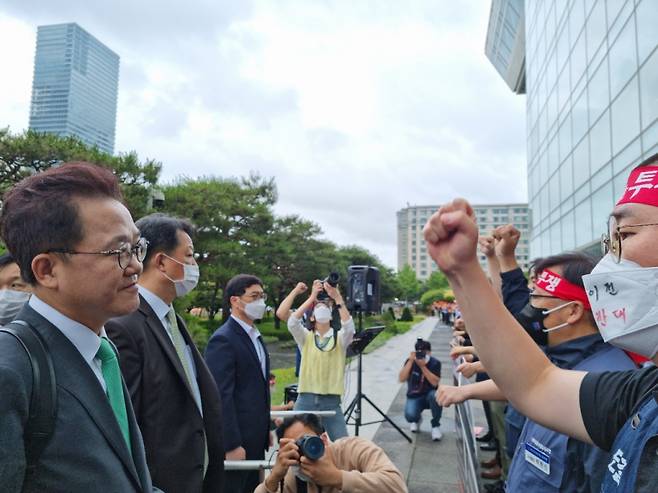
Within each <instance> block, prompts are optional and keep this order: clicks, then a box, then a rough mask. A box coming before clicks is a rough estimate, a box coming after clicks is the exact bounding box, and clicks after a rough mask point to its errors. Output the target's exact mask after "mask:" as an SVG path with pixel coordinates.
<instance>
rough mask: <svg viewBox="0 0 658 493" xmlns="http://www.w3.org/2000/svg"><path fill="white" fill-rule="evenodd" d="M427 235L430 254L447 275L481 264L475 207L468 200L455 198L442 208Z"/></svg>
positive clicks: (429, 222) (427, 227) (433, 219)
mask: <svg viewBox="0 0 658 493" xmlns="http://www.w3.org/2000/svg"><path fill="white" fill-rule="evenodd" d="M423 235H424V236H425V241H427V251H428V252H429V254H430V256H431V257H432V259H433V260H434V261H435V262H436V264H437V265H438V266H439V268H440V269H441V270H442V271H443V272H444V273H446V275H450V274H454V273H456V272H458V271H459V270H460V269H461V268H463V267H464V266H466V265H470V264H473V263H475V264H478V262H477V255H476V253H477V244H478V228H477V225H476V224H475V214H474V213H473V208H472V207H471V205H470V204H469V203H468V202H467V201H466V200H464V199H455V200H453V201H452V202H450V203H448V204H445V205H443V206H441V208H439V210H438V211H437V212H435V213H434V214H433V215H432V217H430V219H429V220H428V221H427V224H425V228H424V229H423ZM478 265H479V264H478Z"/></svg>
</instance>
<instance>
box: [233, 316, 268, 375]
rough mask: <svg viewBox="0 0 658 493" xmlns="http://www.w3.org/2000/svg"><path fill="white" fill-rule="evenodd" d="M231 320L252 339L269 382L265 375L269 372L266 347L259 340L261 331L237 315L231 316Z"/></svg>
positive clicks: (262, 369) (261, 367)
mask: <svg viewBox="0 0 658 493" xmlns="http://www.w3.org/2000/svg"><path fill="white" fill-rule="evenodd" d="M231 318H232V319H233V320H235V321H236V322H237V323H239V324H240V327H242V328H243V329H244V331H245V332H246V333H247V335H248V336H249V339H251V343H252V344H253V345H254V349H255V350H256V354H257V355H258V361H260V369H261V371H262V372H263V377H264V378H265V380H269V375H266V374H265V373H266V371H267V358H266V357H265V347H264V346H263V345H262V344H261V342H260V341H259V340H258V338H259V337H260V331H259V330H258V329H257V328H256V327H255V326H253V325H249V324H248V323H246V322H243V321H242V320H240V319H239V318H238V317H236V316H235V315H231Z"/></svg>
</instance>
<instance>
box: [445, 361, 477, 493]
mask: <svg viewBox="0 0 658 493" xmlns="http://www.w3.org/2000/svg"><path fill="white" fill-rule="evenodd" d="M461 359H462V358H458V359H457V360H461ZM459 363H461V361H455V362H454V367H453V373H452V374H453V380H454V384H455V385H456V386H458V387H459V386H462V385H468V384H469V381H468V380H467V379H465V378H464V377H463V376H462V374H461V373H457V372H456V371H455V368H456V367H457V365H458V364H459ZM455 431H456V434H457V452H458V454H457V456H458V468H457V469H458V473H459V481H460V487H461V488H460V490H461V491H462V492H463V493H479V491H480V482H479V480H478V466H479V464H478V459H477V448H476V447H477V442H476V441H475V433H474V432H473V413H472V411H471V404H470V401H465V402H463V403H461V404H456V405H455Z"/></svg>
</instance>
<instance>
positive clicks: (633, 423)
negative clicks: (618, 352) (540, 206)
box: [424, 155, 658, 492]
mask: <svg viewBox="0 0 658 493" xmlns="http://www.w3.org/2000/svg"><path fill="white" fill-rule="evenodd" d="M611 216H612V217H613V218H614V223H613V228H612V231H610V232H609V233H608V234H609V236H610V238H609V239H606V241H605V244H606V250H607V249H608V248H609V251H605V253H606V255H605V256H604V257H603V259H602V260H601V261H600V262H599V263H598V264H597V266H596V267H595V268H594V269H593V271H592V273H591V274H589V275H587V276H583V281H584V286H585V290H586V293H587V297H588V301H589V303H590V306H591V309H592V313H593V315H594V318H595V320H596V323H597V326H598V327H599V331H600V332H601V335H602V337H603V339H604V340H605V341H606V342H610V344H612V345H614V346H617V347H620V348H622V349H625V350H627V351H632V352H635V353H638V354H640V355H643V356H645V357H647V358H650V359H651V360H652V361H653V363H654V364H655V363H658V354H657V353H658V303H657V300H656V296H657V293H658V249H657V248H656V245H657V244H658V227H657V226H656V224H657V223H658V155H654V156H652V157H650V158H649V159H647V160H645V161H644V162H643V163H641V164H640V165H639V166H638V167H637V168H635V169H634V170H633V171H632V172H631V174H630V177H629V179H628V182H627V186H626V189H625V191H624V193H623V195H622V197H621V199H620V200H619V201H618V202H617V205H616V206H615V208H614V209H613V211H612V214H611ZM477 232H478V230H477V226H476V224H475V220H474V214H473V209H472V208H471V206H470V205H469V204H468V202H466V201H465V200H462V199H458V200H455V201H453V202H451V203H449V204H446V205H444V206H443V207H441V208H440V209H439V211H438V212H437V213H435V214H434V216H432V218H431V219H430V220H429V221H428V223H427V224H426V226H425V230H424V234H425V239H426V240H427V243H428V250H429V252H430V255H431V256H432V258H433V259H434V260H435V261H436V262H437V264H438V265H439V267H440V268H441V270H442V271H444V272H445V273H446V275H447V277H448V279H449V281H450V284H451V286H452V288H453V290H454V292H455V296H456V298H457V300H458V301H459V306H460V308H461V309H462V312H463V314H464V318H465V319H466V322H467V324H468V326H469V334H470V335H471V340H472V341H473V343H474V345H475V346H476V348H477V350H478V355H479V357H480V359H481V360H482V361H483V363H484V366H485V367H486V368H487V372H488V373H489V375H490V376H491V377H492V378H493V380H494V381H495V382H496V384H497V385H498V386H499V387H500V389H501V390H502V391H503V392H504V393H505V395H506V396H507V397H508V398H509V400H510V401H511V402H512V403H513V405H514V406H515V407H516V408H517V409H518V410H519V411H520V412H522V413H523V414H524V415H526V416H528V417H529V418H530V419H532V420H533V421H535V422H537V423H540V424H542V425H543V426H546V427H548V428H551V429H554V430H557V431H559V432H561V433H564V434H566V435H569V436H571V437H574V438H576V439H578V440H581V441H584V442H589V443H594V444H595V445H597V446H599V447H600V448H602V449H604V450H607V451H609V452H610V457H609V459H608V460H609V462H608V466H607V470H606V473H605V476H604V478H603V484H602V488H601V491H603V492H611V491H615V492H622V491H623V492H631V491H638V492H650V491H656V484H658V467H657V466H656V457H657V455H658V369H656V367H655V366H651V367H648V368H645V369H641V370H631V371H624V372H603V373H598V372H585V371H573V370H563V369H559V368H557V367H555V366H553V365H552V364H551V363H550V361H549V360H548V359H547V358H546V357H545V356H544V354H543V353H542V352H541V351H540V349H539V348H538V347H537V346H536V345H534V344H533V342H532V340H531V339H530V337H529V336H527V335H526V334H525V332H524V331H523V329H522V328H521V327H520V326H519V324H518V323H517V322H516V321H515V320H514V319H513V318H512V316H511V315H510V314H509V313H508V312H507V311H506V310H505V308H504V306H503V305H502V303H500V301H499V299H498V298H497V296H496V294H495V293H494V291H493V290H492V288H491V287H490V285H489V283H488V281H487V279H486V277H485V276H484V273H483V272H482V269H481V268H479V265H478V261H477V257H476V245H477ZM508 348H514V350H515V356H516V357H515V358H507V357H506V355H507V353H508Z"/></svg>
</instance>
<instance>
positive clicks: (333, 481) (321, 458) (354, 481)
mask: <svg viewBox="0 0 658 493" xmlns="http://www.w3.org/2000/svg"><path fill="white" fill-rule="evenodd" d="M277 436H278V437H279V454H278V457H277V460H276V464H275V465H274V467H273V468H272V472H271V473H270V475H269V476H268V477H267V479H265V481H264V482H263V483H261V484H260V485H258V488H256V490H255V492H254V493H302V492H308V493H315V492H321V493H338V492H344V491H359V492H362V493H369V492H372V493H405V492H407V486H406V485H405V483H404V479H403V478H402V474H400V471H399V470H398V469H397V468H396V467H395V465H393V463H392V462H391V460H390V459H389V458H388V457H387V456H386V454H385V453H384V451H383V450H382V449H381V448H379V447H378V446H377V445H375V444H374V443H372V442H370V441H368V440H365V439H363V438H359V437H346V438H341V439H339V440H337V441H335V442H331V441H330V440H329V437H328V436H327V434H326V433H325V432H324V428H323V427H322V425H321V424H320V420H319V418H318V417H317V416H316V415H315V414H299V415H297V416H291V417H289V418H286V419H285V420H284V422H283V424H282V425H281V426H280V427H279V428H278V429H277Z"/></svg>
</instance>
